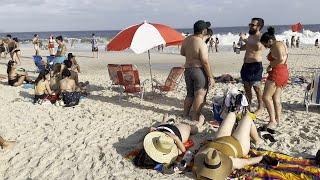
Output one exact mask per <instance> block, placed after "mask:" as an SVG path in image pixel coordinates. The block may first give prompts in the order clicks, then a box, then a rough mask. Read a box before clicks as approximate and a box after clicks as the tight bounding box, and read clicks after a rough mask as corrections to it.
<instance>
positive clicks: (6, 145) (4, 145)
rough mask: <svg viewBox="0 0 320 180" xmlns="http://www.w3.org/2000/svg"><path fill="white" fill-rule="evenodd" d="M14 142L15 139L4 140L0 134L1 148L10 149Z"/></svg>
mask: <svg viewBox="0 0 320 180" xmlns="http://www.w3.org/2000/svg"><path fill="white" fill-rule="evenodd" d="M15 144H16V142H15V141H6V140H4V139H3V138H2V137H1V136H0V147H1V148H2V149H6V150H9V149H12V147H13V146H14V145H15Z"/></svg>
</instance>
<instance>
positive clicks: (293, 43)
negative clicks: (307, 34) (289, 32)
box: [291, 36, 296, 48]
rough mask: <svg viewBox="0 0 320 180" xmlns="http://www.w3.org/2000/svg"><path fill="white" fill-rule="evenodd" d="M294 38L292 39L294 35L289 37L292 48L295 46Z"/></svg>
mask: <svg viewBox="0 0 320 180" xmlns="http://www.w3.org/2000/svg"><path fill="white" fill-rule="evenodd" d="M295 44H296V43H295V39H294V36H292V37H291V48H294V47H295Z"/></svg>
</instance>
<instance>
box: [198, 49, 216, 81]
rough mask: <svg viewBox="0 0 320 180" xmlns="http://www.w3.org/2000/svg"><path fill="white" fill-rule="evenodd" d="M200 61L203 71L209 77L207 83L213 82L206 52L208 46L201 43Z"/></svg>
mask: <svg viewBox="0 0 320 180" xmlns="http://www.w3.org/2000/svg"><path fill="white" fill-rule="evenodd" d="M199 52H200V61H201V63H202V65H203V68H204V71H205V73H206V75H207V77H208V79H209V83H210V84H211V83H214V81H213V77H212V72H211V66H210V63H209V54H208V47H207V46H206V45H205V44H204V43H203V44H202V45H201V47H200V50H199Z"/></svg>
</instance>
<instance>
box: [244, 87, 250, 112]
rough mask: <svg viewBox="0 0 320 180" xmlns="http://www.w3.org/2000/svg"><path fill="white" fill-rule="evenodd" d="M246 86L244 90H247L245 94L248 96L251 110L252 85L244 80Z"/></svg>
mask: <svg viewBox="0 0 320 180" xmlns="http://www.w3.org/2000/svg"><path fill="white" fill-rule="evenodd" d="M243 86H244V91H245V93H246V94H245V95H246V97H247V100H248V103H249V106H248V107H249V111H250V110H251V101H252V85H251V84H250V83H249V82H244V83H243Z"/></svg>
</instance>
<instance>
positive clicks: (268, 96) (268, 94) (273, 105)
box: [260, 27, 289, 128]
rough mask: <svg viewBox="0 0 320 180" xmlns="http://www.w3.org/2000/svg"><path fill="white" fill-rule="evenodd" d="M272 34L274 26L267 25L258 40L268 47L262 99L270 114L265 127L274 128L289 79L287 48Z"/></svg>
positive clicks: (278, 119) (279, 115) (279, 114)
mask: <svg viewBox="0 0 320 180" xmlns="http://www.w3.org/2000/svg"><path fill="white" fill-rule="evenodd" d="M274 34H275V32H274V28H273V27H269V28H268V32H265V33H264V34H263V35H262V37H261V40H260V41H261V43H262V44H263V45H264V46H265V47H266V48H270V53H269V54H268V57H267V58H268V60H269V61H270V65H269V66H268V69H267V72H268V74H269V75H268V78H267V81H266V85H265V87H264V92H263V101H264V103H265V106H266V108H267V110H268V113H269V116H270V121H269V124H268V125H267V128H274V127H276V126H277V125H278V124H279V121H280V119H281V109H282V107H281V101H280V96H281V92H282V89H283V88H284V87H285V86H286V85H287V83H288V79H289V72H288V66H287V60H288V49H287V47H286V45H285V44H284V43H283V42H282V41H277V40H276V38H275V35H274Z"/></svg>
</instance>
